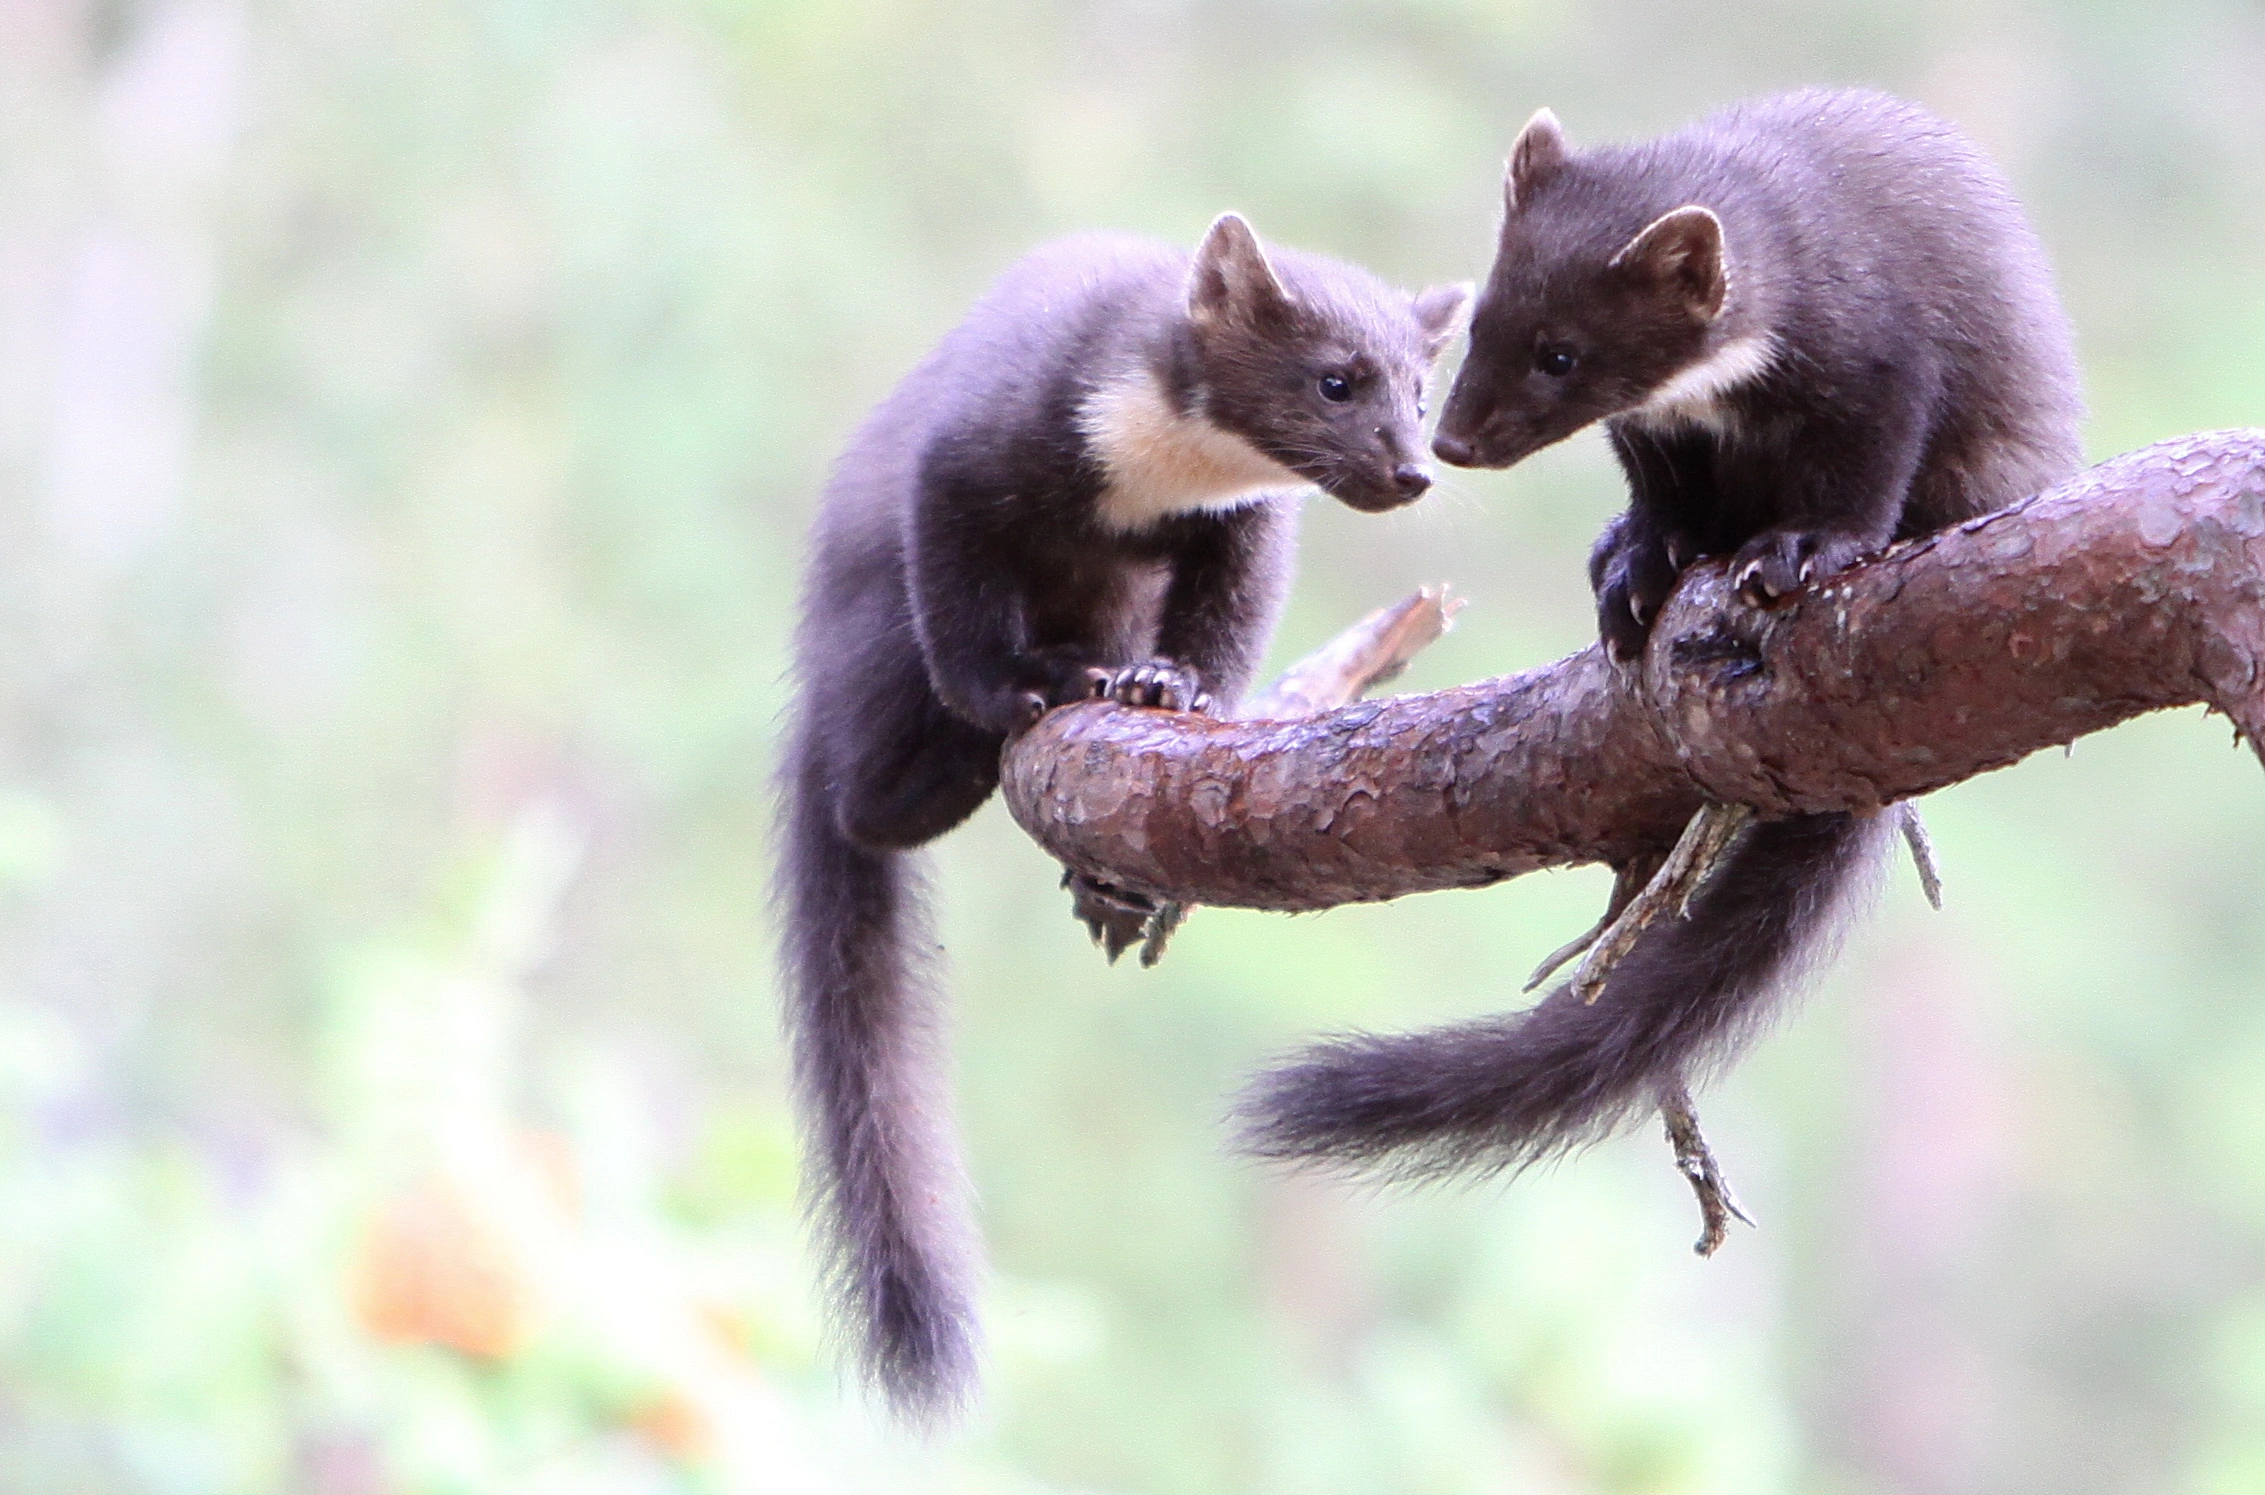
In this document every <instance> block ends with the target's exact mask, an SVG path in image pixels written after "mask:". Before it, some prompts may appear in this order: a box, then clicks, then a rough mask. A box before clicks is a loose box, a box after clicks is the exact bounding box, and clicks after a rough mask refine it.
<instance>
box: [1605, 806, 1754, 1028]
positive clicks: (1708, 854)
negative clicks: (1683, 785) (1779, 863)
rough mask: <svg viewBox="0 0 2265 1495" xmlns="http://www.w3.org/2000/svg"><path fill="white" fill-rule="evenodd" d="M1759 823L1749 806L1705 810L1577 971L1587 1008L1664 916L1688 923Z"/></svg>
mask: <svg viewBox="0 0 2265 1495" xmlns="http://www.w3.org/2000/svg"><path fill="white" fill-rule="evenodd" d="M1753 818H1754V812H1753V811H1752V810H1751V809H1749V808H1748V807H1746V806H1745V805H1725V804H1714V803H1709V804H1705V805H1701V806H1700V807H1699V812H1698V813H1697V814H1696V815H1693V816H1692V817H1691V822H1690V824H1688V825H1686V826H1684V827H1683V835H1682V837H1681V839H1679V840H1678V841H1676V843H1675V850H1673V851H1671V852H1669V853H1668V855H1667V860H1666V861H1665V862H1662V863H1661V864H1660V869H1659V871H1658V872H1657V873H1655V874H1653V876H1652V879H1651V881H1650V882H1648V883H1646V884H1644V890H1643V891H1642V892H1640V893H1638V894H1637V895H1636V896H1635V897H1634V898H1631V899H1629V900H1628V906H1627V907H1626V908H1624V909H1622V910H1621V911H1620V917H1618V918H1617V919H1614V920H1613V921H1612V924H1611V927H1609V928H1607V929H1606V930H1605V931H1604V932H1603V933H1602V934H1600V935H1598V936H1597V937H1596V940H1595V942H1594V943H1592V944H1591V945H1590V946H1589V948H1588V952H1587V953H1586V954H1584V955H1583V956H1582V957H1581V963H1580V964H1579V965H1578V966H1576V967H1574V969H1573V979H1572V982H1571V986H1572V989H1573V995H1575V996H1576V997H1579V998H1580V999H1581V1000H1582V1001H1583V1002H1594V1001H1595V1000H1596V999H1597V997H1598V995H1599V994H1600V993H1601V992H1603V990H1604V984H1605V981H1606V979H1607V978H1608V977H1610V976H1611V974H1612V968H1613V967H1614V966H1616V965H1618V964H1620V962H1621V960H1622V959H1623V958H1625V957H1626V955H1627V954H1628V952H1629V951H1630V950H1632V949H1634V948H1635V946H1636V940H1637V938H1638V936H1640V935H1642V934H1643V932H1644V931H1645V930H1646V929H1649V928H1650V927H1651V926H1652V924H1653V923H1654V922H1656V921H1657V920H1658V918H1659V916H1660V915H1661V914H1662V913H1665V912H1667V911H1669V910H1670V909H1672V910H1673V911H1674V913H1675V916H1676V917H1677V918H1679V919H1680V918H1685V917H1688V916H1689V914H1690V912H1691V900H1692V899H1694V898H1696V897H1697V896H1698V895H1699V890H1700V889H1701V888H1703V887H1705V886H1706V882H1707V879H1708V878H1709V877H1711V876H1713V875H1714V871H1715V869H1716V868H1717V867H1720V866H1721V865H1722V864H1723V863H1724V862H1725V861H1726V860H1728V859H1729V856H1730V852H1731V849H1732V848H1733V847H1734V846H1735V845H1736V844H1737V842H1738V838H1739V835H1740V833H1741V832H1743V831H1744V830H1745V829H1746V826H1747V824H1748V823H1749V822H1751V821H1752V820H1753Z"/></svg>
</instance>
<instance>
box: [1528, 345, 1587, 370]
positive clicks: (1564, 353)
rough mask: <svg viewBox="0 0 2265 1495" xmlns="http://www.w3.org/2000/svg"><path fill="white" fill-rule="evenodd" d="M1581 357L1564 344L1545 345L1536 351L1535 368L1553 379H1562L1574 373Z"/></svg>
mask: <svg viewBox="0 0 2265 1495" xmlns="http://www.w3.org/2000/svg"><path fill="white" fill-rule="evenodd" d="M1580 361H1581V360H1580V357H1579V356H1578V355H1577V354H1575V353H1574V351H1573V350H1572V349H1571V348H1568V347H1566V346H1565V345H1564V344H1563V343H1543V344H1542V345H1541V346H1540V347H1539V348H1536V349H1535V350H1534V367H1535V368H1536V369H1539V370H1540V371H1541V372H1542V373H1545V374H1547V375H1549V377H1550V378H1552V379H1562V378H1564V377H1565V376H1566V375H1567V374H1570V373H1572V372H1573V365H1574V364H1576V363H1579V362H1580Z"/></svg>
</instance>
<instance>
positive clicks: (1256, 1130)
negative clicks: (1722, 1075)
mask: <svg viewBox="0 0 2265 1495" xmlns="http://www.w3.org/2000/svg"><path fill="white" fill-rule="evenodd" d="M1892 824H1893V821H1892V817H1891V816H1889V815H1878V816H1874V817H1871V818H1868V819H1858V818H1856V817H1854V816H1849V815H1801V816H1794V817H1792V818H1790V819H1785V820H1777V821H1771V822H1768V823H1766V824H1761V825H1756V826H1754V827H1752V828H1751V829H1749V830H1748V831H1747V832H1746V836H1745V840H1744V841H1743V842H1742V843H1741V844H1740V845H1739V846H1738V848H1737V849H1736V850H1735V851H1733V852H1732V854H1731V857H1730V859H1729V860H1728V861H1727V862H1726V863H1724V865H1723V866H1721V867H1720V868H1718V869H1717V870H1716V872H1715V873H1714V875H1713V877H1711V878H1710V879H1709V880H1708V881H1707V883H1706V885H1705V886H1704V887H1702V888H1701V889H1700V891H1699V896H1698V898H1697V899H1696V901H1695V902H1694V903H1693V905H1692V908H1691V912H1690V915H1689V917H1688V918H1683V919H1677V918H1674V917H1672V916H1670V917H1668V918H1665V919H1662V920H1661V921H1660V922H1659V923H1656V924H1654V925H1653V926H1652V927H1651V928H1649V929H1647V930H1646V931H1645V932H1644V933H1643V935H1642V936H1641V937H1640V938H1639V939H1638V940H1637V942H1636V944H1635V945H1634V947H1633V948H1632V949H1630V950H1629V952H1628V954H1627V955H1626V956H1625V957H1623V958H1622V960H1621V962H1620V964H1619V965H1617V966H1615V967H1614V968H1613V970H1612V973H1611V976H1610V977H1609V979H1608V980H1607V981H1606V984H1605V987H1604V991H1603V992H1602V994H1601V995H1599V996H1598V997H1597V999H1596V1001H1595V1002H1594V1003H1593V1004H1584V1003H1582V1002H1581V1000H1580V999H1579V998H1577V997H1575V996H1573V995H1572V994H1571V993H1570V992H1569V991H1568V990H1567V988H1565V987H1563V986H1560V987H1558V988H1557V989H1556V990H1554V991H1552V992H1551V993H1550V994H1549V995H1548V996H1547V997H1545V998H1544V999H1543V1000H1542V1001H1541V1002H1540V1004H1539V1005H1537V1006H1535V1007H1533V1008H1531V1009H1529V1010H1527V1011H1524V1012H1517V1013H1511V1014H1507V1015H1504V1016H1499V1017H1487V1018H1481V1019H1478V1020H1477V1021H1474V1022H1467V1023H1458V1024H1454V1025H1452V1026H1449V1027H1444V1028H1435V1029H1432V1030H1430V1031H1428V1032H1422V1033H1407V1034H1394V1035H1373V1034H1351V1035H1348V1036H1345V1037H1341V1038H1336V1039H1331V1040H1329V1041H1326V1042H1324V1043H1321V1044H1318V1045H1316V1046H1314V1047H1313V1048H1310V1049H1308V1050H1306V1051H1305V1052H1304V1053H1302V1054H1299V1055H1297V1056H1295V1057H1294V1058H1292V1059H1291V1060H1290V1061H1289V1062H1287V1063H1285V1064H1283V1065H1281V1066H1279V1067H1278V1068H1275V1069H1272V1070H1270V1071H1268V1072H1266V1073H1265V1074H1262V1075H1261V1076H1259V1078H1258V1079H1257V1080H1256V1081H1254V1082H1253V1083H1252V1085H1251V1087H1250V1089H1249V1090H1247V1091H1246V1092H1245V1093H1244V1095H1243V1097H1242V1100H1241V1102H1240V1103H1239V1105H1238V1108H1237V1110H1238V1114H1239V1117H1240V1120H1241V1123H1242V1140H1243V1145H1244V1146H1245V1147H1246V1148H1247V1149H1248V1150H1249V1151H1251V1152H1253V1153H1256V1154H1258V1155H1260V1156H1263V1157H1275V1158H1286V1159H1293V1160H1297V1161H1302V1162H1311V1163H1318V1164H1323V1165H1334V1166H1338V1167H1343V1168H1347V1169H1349V1170H1354V1171H1365V1172H1375V1173H1381V1174H1383V1175H1385V1176H1387V1177H1394V1178H1429V1177H1437V1176H1441V1175H1444V1174H1448V1173H1453V1172H1460V1171H1464V1170H1471V1171H1475V1172H1481V1173H1492V1172H1499V1171H1502V1170H1505V1169H1509V1170H1515V1169H1518V1168H1522V1167H1525V1166H1526V1165H1528V1164H1530V1163H1533V1162H1536V1161H1539V1160H1541V1159H1544V1158H1547V1157H1550V1156H1553V1155H1555V1154H1557V1153H1560V1152H1563V1151H1565V1150H1567V1149H1569V1148H1573V1147H1577V1146H1579V1145H1581V1144H1583V1143H1585V1142H1592V1141H1595V1140H1597V1139H1599V1138H1601V1137H1603V1136H1605V1135H1607V1134H1608V1133H1610V1132H1611V1131H1612V1130H1613V1129H1614V1128H1615V1127H1617V1126H1619V1125H1621V1124H1623V1123H1625V1122H1627V1121H1630V1120H1633V1119H1634V1118H1635V1117H1637V1116H1638V1115H1640V1114H1642V1113H1643V1112H1646V1111H1648V1110H1649V1109H1650V1108H1651V1107H1652V1106H1653V1105H1654V1104H1656V1100H1657V1096H1658V1092H1659V1089H1660V1086H1661V1085H1663V1084H1666V1083H1671V1082H1673V1081H1675V1080H1677V1079H1680V1078H1685V1077H1688V1078H1689V1079H1690V1080H1691V1081H1692V1082H1693V1083H1697V1082H1698V1081H1699V1080H1700V1079H1701V1078H1702V1077H1703V1076H1704V1075H1705V1074H1706V1073H1707V1072H1708V1071H1709V1070H1711V1069H1713V1068H1715V1067H1717V1066H1719V1065H1720V1064H1722V1063H1723V1062H1724V1061H1726V1060H1727V1059H1729V1058H1730V1057H1731V1056H1732V1055H1734V1054H1735V1053H1736V1051H1737V1049H1738V1047H1739V1045H1740V1044H1741V1043H1742V1042H1743V1041H1744V1040H1745V1039H1747V1038H1748V1037H1750V1036H1751V1035H1752V1034H1753V1033H1754V1032H1755V1030H1756V1029H1757V1028H1759V1027H1760V1026H1761V1025H1762V1023H1763V1021H1764V1020H1765V1019H1766V1017H1767V1016H1768V1014H1769V1011H1770V1006H1771V1003H1770V998H1771V996H1772V995H1773V994H1775V993H1776V992H1777V991H1778V990H1780V989H1781V988H1783V987H1785V986H1787V985H1789V984H1790V983H1791V981H1792V979H1793V978H1795V977H1797V976H1798V975H1799V974H1801V971H1800V968H1801V967H1802V966H1804V965H1805V964H1808V963H1810V962H1812V961H1814V960H1815V959H1817V958H1819V957H1821V956H1823V955H1825V954H1827V953H1829V947H1830V946H1831V944H1832V940H1833V936H1834V934H1835V933H1836V931H1837V926H1838V922H1839V921H1838V920H1837V919H1836V917H1835V914H1836V911H1837V909H1838V906H1839V905H1840V904H1841V903H1842V902H1843V900H1844V898H1845V897H1846V895H1847V894H1848V893H1849V892H1850V891H1851V890H1852V889H1854V888H1855V887H1856V886H1857V885H1859V884H1861V883H1862V882H1864V881H1865V877H1864V873H1865V872H1866V870H1867V869H1868V868H1869V867H1871V866H1874V865H1877V863H1878V861H1879V856H1878V852H1879V850H1880V849H1881V848H1882V847H1883V846H1884V844H1885V838H1886V836H1887V835H1888V834H1889V833H1890V831H1891V828H1892Z"/></svg>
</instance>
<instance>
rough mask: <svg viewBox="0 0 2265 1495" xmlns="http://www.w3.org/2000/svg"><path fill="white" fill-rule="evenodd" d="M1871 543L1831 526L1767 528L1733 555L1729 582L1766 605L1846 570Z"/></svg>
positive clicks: (1755, 603) (1747, 597) (1750, 600)
mask: <svg viewBox="0 0 2265 1495" xmlns="http://www.w3.org/2000/svg"><path fill="white" fill-rule="evenodd" d="M1871 548H1872V547H1871V546H1869V545H1867V544H1866V543H1865V542H1864V541H1863V540H1862V539H1861V538H1860V537H1857V536H1854V535H1847V534H1839V533H1835V532H1833V531H1830V530H1800V529H1772V530H1764V531H1762V532H1761V533H1760V534H1758V535H1756V536H1755V537H1754V538H1753V539H1751V540H1748V541H1747V542H1746V544H1745V545H1744V546H1743V547H1742V548H1741V549H1740V550H1739V552H1738V554H1737V555H1735V556H1733V557H1732V558H1731V562H1730V584H1731V585H1732V586H1734V587H1736V588H1737V589H1738V595H1739V596H1740V597H1741V598H1743V599H1744V600H1745V601H1746V602H1747V603H1749V604H1751V605H1752V606H1755V607H1767V606H1768V605H1769V604H1771V603H1773V602H1775V601H1777V600H1778V599H1779V598H1780V597H1785V596H1789V595H1791V594H1792V593H1794V592H1798V591H1799V590H1801V588H1803V587H1805V586H1807V585H1808V584H1809V583H1810V582H1812V581H1815V580H1817V579H1818V578H1819V577H1824V576H1831V575H1832V574H1834V573H1835V572H1838V571H1845V570H1847V569H1848V568H1849V567H1850V566H1852V565H1854V564H1855V563H1856V562H1857V560H1858V559H1860V558H1861V557H1862V556H1863V555H1864V553H1865V552H1866V551H1868V550H1870V549H1871Z"/></svg>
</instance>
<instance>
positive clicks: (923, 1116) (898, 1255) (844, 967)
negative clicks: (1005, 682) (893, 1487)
mask: <svg viewBox="0 0 2265 1495" xmlns="http://www.w3.org/2000/svg"><path fill="white" fill-rule="evenodd" d="M783 788H784V790H785V806H784V813H783V816H782V819H783V821H784V825H783V827H782V829H783V830H784V832H785V837H784V847H783V851H784V855H783V857H782V858H781V863H780V871H779V894H780V897H781V899H782V901H783V902H784V903H785V905H786V938H785V943H784V956H785V966H786V972H785V974H786V992H787V1008H786V1026H787V1033H788V1037H789V1039H790V1040H791V1042H792V1045H793V1050H794V1078H795V1090H796V1096H797V1099H798V1101H799V1106H800V1111H801V1121H802V1131H803V1139H804V1147H805V1149H806V1151H807V1154H808V1156H809V1159H810V1165H809V1181H808V1183H807V1185H806V1194H807V1199H808V1204H809V1208H810V1212H811V1215H812V1218H813V1223H814V1225H815V1228H816V1231H817V1234H818V1237H819V1242H820V1246H821V1249H822V1251H823V1252H824V1264H825V1266H824V1269H825V1274H826V1280H827V1285H828V1287H829V1289H830V1290H831V1293H832V1296H833V1300H834V1304H835V1308H836V1311H837V1313H838V1315H839V1318H840V1320H841V1322H842V1325H843V1327H844V1329H845V1331H846V1333H847V1336H848V1337H849V1338H850V1339H851V1340H852V1341H853V1343H854V1345H855V1352H856V1355H857V1360H858V1368H859V1370H860V1371H861V1373H862V1374H863V1376H864V1378H865V1379H866V1380H867V1381H868V1382H869V1383H870V1384H872V1385H873V1386H875V1387H877V1388H878V1389H879V1390H880V1391H881V1393H882V1394H883V1395H884V1396H885V1397H886V1398H887V1400H888V1403H889V1405H890V1407H891V1408H892V1409H893V1410H894V1411H895V1412H896V1413H897V1414H898V1415H899V1416H901V1417H903V1418H904V1419H905V1420H906V1421H908V1422H912V1423H915V1424H921V1425H929V1426H933V1425H936V1424H938V1423H942V1422H945V1421H948V1420H949V1419H950V1417H951V1416H952V1415H953V1414H954V1413H955V1412H956V1411H958V1410H959V1408H961V1407H962V1406H963V1405H964V1404H965V1403H966V1401H967V1400H968V1398H969V1396H970V1394H971V1393H972V1391H973V1389H974V1384H975V1376H976V1359H977V1329H976V1323H975V1309H974V1289H975V1282H976V1278H977V1276H978V1273H979V1253H978V1248H977V1245H976V1241H975V1231H974V1225H973V1222H972V1220H971V1219H970V1216H969V1208H968V1200H967V1188H966V1183H965V1180H964V1177H963V1176H962V1172H961V1169H960V1164H959V1159H958V1150H957V1146H956V1142H955V1140H954V1137H953V1133H952V1124H951V1113H950V1094H949V1090H950V1066H949V1063H948V1060H947V1058H946V1055H945V1039H944V1035H943V1033H942V1032H940V1031H939V1028H940V1023H941V1019H942V1012H941V1008H942V1006H943V1000H942V994H941V991H940V989H939V988H938V986H937V983H936V981H935V979H934V974H933V972H932V971H931V970H930V964H931V962H930V960H929V957H928V952H929V950H930V949H931V948H932V945H933V938H932V936H931V934H930V932H929V921H928V917H927V910H926V908H925V906H924V902H923V898H922V889H921V886H920V879H919V876H918V873H917V871H916V869H915V868H914V866H913V865H912V863H911V860H910V857H911V854H910V853H907V852H887V851H879V852H877V851H868V850H866V849H864V848H863V847H860V846H858V845H856V844H855V843H853V842H851V841H850V840H849V839H848V838H847V837H846V836H844V835H843V834H842V832H841V830H840V829H839V827H838V826H837V824H836V822H835V819H834V815H833V811H832V805H831V796H830V795H829V794H828V792H827V787H826V782H825V774H824V771H823V768H822V767H821V766H820V764H819V761H818V755H817V754H816V753H815V752H813V751H811V750H810V748H809V746H808V745H807V743H806V742H804V741H801V740H800V739H799V734H798V740H797V742H796V745H795V749H794V754H793V757H792V759H791V760H790V762H789V765H788V768H787V774H786V781H785V783H784V785H783Z"/></svg>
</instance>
